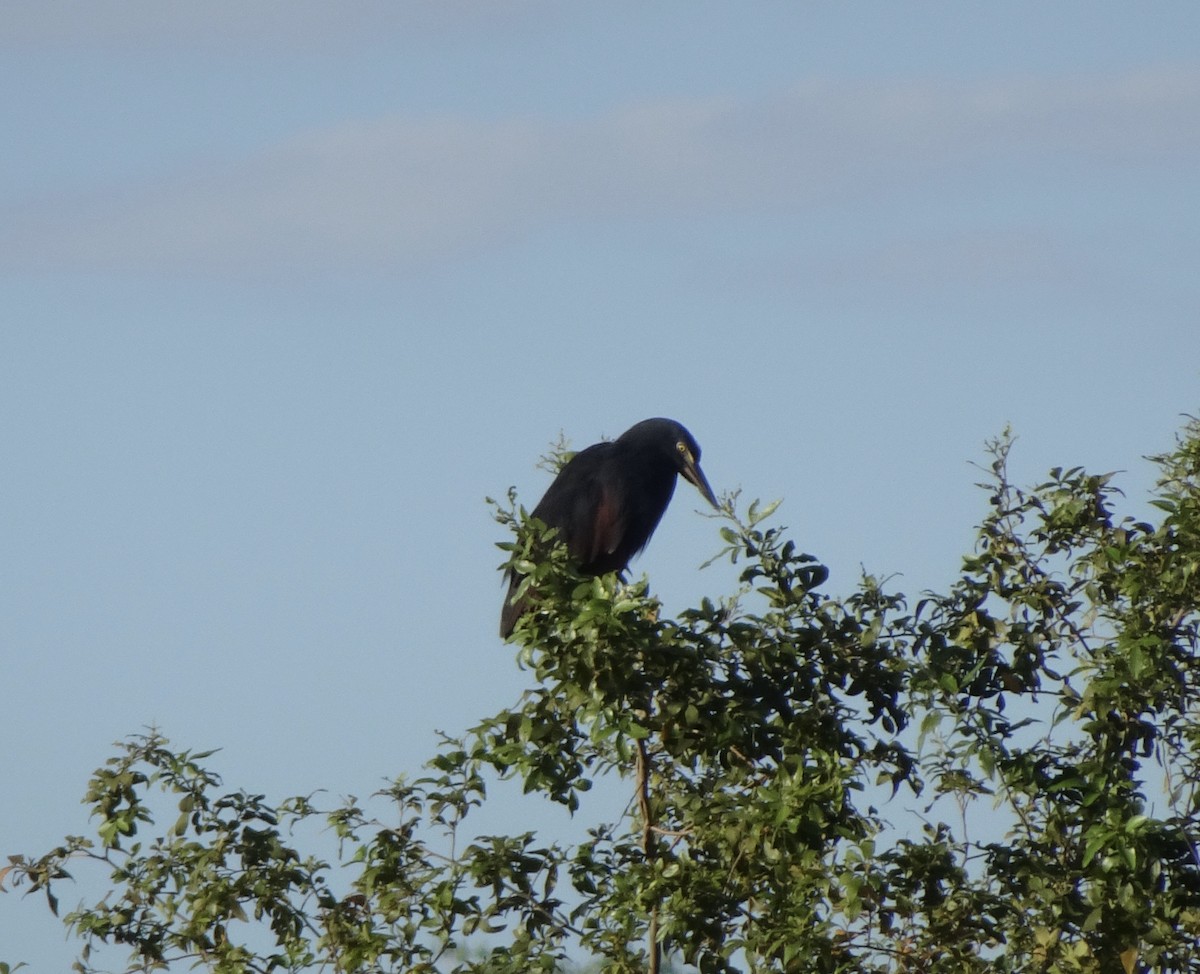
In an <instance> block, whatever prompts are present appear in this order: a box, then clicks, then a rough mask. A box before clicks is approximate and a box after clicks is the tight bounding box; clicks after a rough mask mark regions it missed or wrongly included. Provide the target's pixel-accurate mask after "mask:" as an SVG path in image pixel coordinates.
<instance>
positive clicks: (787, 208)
mask: <svg viewBox="0 0 1200 974" xmlns="http://www.w3.org/2000/svg"><path fill="white" fill-rule="evenodd" d="M1198 114H1200V71H1196V70H1177V71H1162V72H1158V73H1146V74H1140V75H1129V76H1125V77H1118V78H1108V79H1065V80H1064V79H1027V80H1021V81H1008V82H1003V83H990V84H980V85H976V86H963V85H953V86H951V85H948V84H934V83H916V82H910V83H903V84H897V83H888V84H884V83H880V84H877V85H865V84H859V85H845V84H838V83H834V82H812V83H808V84H804V85H800V86H797V87H795V88H794V89H792V90H790V91H787V92H783V93H781V94H779V95H777V96H775V97H770V98H764V99H760V100H757V101H741V102H739V101H733V100H706V101H701V100H696V101H663V102H647V103H643V104H637V105H631V106H627V107H624V108H622V109H619V110H616V111H613V112H610V113H608V114H604V115H597V116H594V117H590V118H584V119H575V120H558V119H547V118H510V119H506V120H501V121H480V120H474V119H467V118H457V119H456V118H380V119H374V120H364V121H357V122H353V123H348V124H343V125H340V126H337V127H334V128H330V129H327V130H322V131H315V132H310V133H306V134H303V135H301V136H298V137H296V138H294V139H292V140H290V141H288V142H286V143H283V144H280V145H277V146H275V147H273V148H272V149H270V150H269V151H265V152H261V153H258V154H256V155H253V156H249V157H246V158H243V159H239V160H232V161H228V162H226V163H225V164H222V165H218V166H215V167H213V168H212V169H211V170H207V171H204V172H191V173H186V172H185V173H176V174H172V175H168V176H165V177H163V178H161V179H159V180H158V181H157V182H156V183H155V184H154V185H137V184H131V185H128V186H119V187H112V188H110V189H109V190H107V191H103V192H100V191H98V192H96V193H95V194H94V195H93V196H91V197H89V198H86V199H71V200H63V199H47V200H41V201H39V202H37V203H34V204H27V205H24V206H19V207H13V208H11V209H10V212H9V213H8V214H7V217H6V219H5V220H4V225H5V229H3V230H0V266H5V265H7V266H9V267H14V266H25V267H29V266H37V267H43V268H86V269H143V270H151V271H162V272H173V271H181V270H188V269H191V270H196V271H199V272H201V273H215V274H221V273H236V272H238V271H245V272H251V273H252V272H253V271H254V270H255V269H262V270H268V271H269V270H278V269H285V268H303V269H306V270H311V271H317V270H321V269H326V270H332V271H338V270H347V269H350V270H353V269H371V268H376V269H391V270H398V269H401V270H402V269H404V268H405V267H411V266H417V265H424V264H426V263H427V262H429V261H439V260H442V259H445V258H447V257H452V256H455V255H459V254H462V253H465V252H471V251H473V250H477V249H479V248H488V247H494V246H497V245H500V244H502V243H504V242H505V241H510V240H513V239H521V238H525V237H528V236H530V235H532V234H536V233H538V232H541V231H542V230H544V229H545V228H547V227H549V226H553V225H555V224H558V223H561V222H563V221H589V220H597V219H603V220H614V219H615V220H628V221H642V220H646V219H652V218H661V219H672V218H681V217H687V218H694V217H696V216H701V217H707V218H715V219H719V218H721V217H723V216H725V215H728V214H736V213H739V212H744V211H748V210H754V211H762V210H764V209H769V210H770V211H771V212H778V213H781V214H785V215H786V214H797V215H799V214H803V212H804V211H805V209H806V208H808V207H810V206H812V205H814V204H817V203H819V204H821V205H822V206H831V205H832V206H834V207H836V206H838V205H839V204H840V202H842V201H853V202H854V203H855V204H856V205H861V202H862V200H863V199H864V198H870V197H872V196H886V195H894V194H897V193H901V192H903V191H905V190H906V189H914V188H916V189H922V188H928V187H929V186H931V185H939V184H941V183H943V182H947V181H953V182H955V183H957V184H959V185H962V184H964V183H965V184H966V185H970V184H971V182H972V180H976V181H979V180H982V181H985V182H986V181H987V180H988V179H989V178H990V177H994V176H995V175H996V174H997V173H1001V174H1011V173H1012V172H1013V171H1018V172H1021V173H1023V174H1024V177H1023V178H1025V179H1027V180H1032V181H1033V182H1034V183H1036V181H1037V180H1038V179H1040V178H1042V177H1043V176H1044V174H1045V173H1046V172H1048V171H1053V170H1055V169H1056V168H1057V169H1060V170H1063V169H1064V168H1065V170H1068V171H1069V170H1070V168H1071V167H1072V166H1078V165H1080V164H1086V165H1087V166H1090V167H1103V166H1106V165H1119V166H1122V167H1128V166H1130V165H1135V166H1146V167H1151V168H1153V167H1159V166H1176V165H1179V164H1182V163H1190V162H1192V161H1194V159H1195V156H1196V153H1197V149H1198V148H1200V134H1198V132H1197V129H1196V126H1195V125H1194V119H1195V118H1196V117H1197V116H1198Z"/></svg>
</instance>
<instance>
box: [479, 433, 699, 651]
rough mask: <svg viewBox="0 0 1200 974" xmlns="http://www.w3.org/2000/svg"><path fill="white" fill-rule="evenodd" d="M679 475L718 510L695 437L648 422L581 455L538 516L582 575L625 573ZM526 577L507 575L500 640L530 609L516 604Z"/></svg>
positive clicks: (537, 509)
mask: <svg viewBox="0 0 1200 974" xmlns="http://www.w3.org/2000/svg"><path fill="white" fill-rule="evenodd" d="M676 475H679V476H682V477H683V478H684V479H685V480H687V481H690V482H691V483H692V484H694V485H695V486H696V489H697V490H698V491H700V493H701V494H703V495H704V498H705V500H707V501H708V502H709V503H710V504H712V506H713V507H716V506H717V499H716V497H715V496H713V492H712V488H711V487H709V486H708V480H707V479H706V478H705V476H704V473H703V471H701V469H700V445H699V444H698V443H697V442H696V441H695V439H693V437H692V434H691V433H689V432H688V431H687V430H686V429H684V428H683V426H681V425H680V424H679V423H677V422H675V421H674V420H673V419H646V420H643V421H642V422H640V423H638V424H637V425H636V426H633V427H631V428H630V429H628V430H626V431H625V432H624V433H622V434H621V435H620V436H619V437H617V439H615V440H613V441H612V442H607V443H596V444H594V445H593V446H589V447H588V448H587V449H586V450H580V451H579V452H578V453H577V454H575V456H573V457H572V458H571V459H570V460H569V461H567V463H566V464H565V465H564V466H563V468H562V470H560V471H559V472H558V476H557V477H555V479H554V482H553V483H552V484H551V485H550V487H549V489H548V490H547V491H546V494H545V496H544V497H543V498H542V499H541V500H540V501H538V505H537V507H535V508H534V509H533V517H535V518H538V519H539V520H540V521H542V522H543V523H544V524H546V525H547V526H548V527H552V528H557V529H558V540H560V541H561V542H562V543H563V544H565V545H566V546H567V550H568V551H569V552H570V553H571V556H572V557H573V558H574V559H575V561H576V562H577V564H578V566H579V570H580V571H582V572H585V573H587V574H589V575H603V574H605V573H606V572H620V571H624V570H625V568H626V566H627V565H628V564H629V560H630V559H631V558H632V557H633V556H634V555H635V554H637V553H638V552H639V551H641V550H642V549H643V548H645V547H646V543H647V542H648V541H649V540H650V535H652V534H653V533H654V529H655V528H656V527H658V522H659V521H660V520H661V519H662V516H663V512H664V511H665V510H666V509H667V504H668V503H670V501H671V494H672V493H674V491H675V477H676ZM521 578H522V576H520V575H518V574H517V573H516V572H512V571H510V572H509V585H508V595H507V596H505V599H504V608H503V610H502V611H501V613H500V635H501V636H502V637H505V638H507V637H508V636H509V635H510V634H511V633H512V631H513V627H514V626H515V625H516V624H517V619H518V618H520V616H521V614H522V613H523V612H524V611H525V609H526V608H527V607H526V605H525V603H524V600H523V599H518V600H516V601H514V599H513V596H514V595H515V594H516V591H517V587H518V586H519V585H520V584H521Z"/></svg>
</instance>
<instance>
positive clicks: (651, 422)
mask: <svg viewBox="0 0 1200 974" xmlns="http://www.w3.org/2000/svg"><path fill="white" fill-rule="evenodd" d="M621 440H627V441H640V442H642V443H653V444H654V445H655V447H657V448H659V449H661V450H662V451H663V452H664V453H667V454H668V455H669V456H670V458H671V463H672V465H673V466H674V467H675V469H676V471H678V473H679V475H680V476H681V477H682V478H683V479H684V480H686V481H688V483H690V484H692V485H693V486H694V487H695V488H696V489H697V490H698V491H700V493H701V494H702V495H703V496H704V499H705V500H706V501H708V502H709V503H710V504H711V505H712V506H713V507H719V505H718V504H717V498H716V495H715V494H713V489H712V488H711V487H710V486H709V485H708V478H707V477H705V476H704V471H703V470H701V469H700V444H699V443H697V442H696V439H695V437H694V436H692V434H691V433H689V432H688V431H687V429H686V428H685V427H684V426H683V424H682V423H677V422H675V420H673V419H646V420H642V422H640V423H638V424H637V425H636V426H634V427H632V428H631V429H629V430H627V431H626V432H625V433H624V434H622V435H621Z"/></svg>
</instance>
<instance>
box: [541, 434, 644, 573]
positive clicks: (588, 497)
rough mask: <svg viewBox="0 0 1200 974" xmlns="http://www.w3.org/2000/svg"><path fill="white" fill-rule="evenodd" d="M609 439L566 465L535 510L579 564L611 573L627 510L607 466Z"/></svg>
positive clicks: (583, 451)
mask: <svg viewBox="0 0 1200 974" xmlns="http://www.w3.org/2000/svg"><path fill="white" fill-rule="evenodd" d="M611 452H612V444H611V443H598V444H596V445H595V446H590V447H588V448H587V449H586V450H581V451H580V452H579V453H577V454H576V455H575V456H574V457H572V458H571V460H570V461H569V462H568V463H567V465H566V466H565V467H563V469H562V470H561V471H560V472H559V475H558V476H557V477H556V478H555V479H554V482H553V483H552V484H551V485H550V488H549V489H548V490H547V491H546V493H545V495H544V496H543V497H542V499H541V501H540V502H539V503H538V505H537V507H535V508H534V510H533V514H534V516H535V517H538V518H540V519H541V520H542V521H544V522H545V523H546V524H547V525H549V526H550V527H554V528H558V532H559V537H560V538H561V539H562V541H563V543H565V544H566V546H567V547H568V548H569V549H570V551H571V554H572V555H573V556H574V557H575V559H576V560H577V561H578V562H579V564H580V566H581V567H583V568H584V569H585V570H588V571H600V572H604V571H611V570H612V568H613V567H620V568H623V567H624V566H623V565H617V566H610V562H611V559H612V555H613V552H614V551H616V550H617V548H618V546H619V545H620V544H621V539H622V538H623V537H624V533H625V521H626V516H625V510H624V505H623V504H622V503H621V502H620V492H619V491H618V490H617V489H616V488H615V486H614V484H613V483H612V479H613V478H612V474H611V471H610V470H609V469H608V468H609V460H610V454H611Z"/></svg>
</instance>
